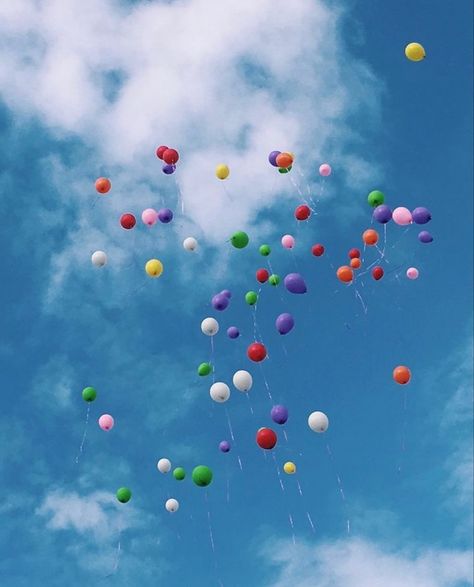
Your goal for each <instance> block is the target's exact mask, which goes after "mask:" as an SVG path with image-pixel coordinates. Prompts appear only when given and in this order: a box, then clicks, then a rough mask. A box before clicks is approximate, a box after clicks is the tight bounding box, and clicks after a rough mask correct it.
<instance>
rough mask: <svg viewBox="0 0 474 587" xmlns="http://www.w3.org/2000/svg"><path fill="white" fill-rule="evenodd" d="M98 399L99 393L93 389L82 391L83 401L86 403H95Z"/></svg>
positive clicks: (87, 388)
mask: <svg viewBox="0 0 474 587" xmlns="http://www.w3.org/2000/svg"><path fill="white" fill-rule="evenodd" d="M96 397H97V391H96V390H95V389H94V388H93V387H84V389H83V390H82V399H83V400H84V401H85V402H93V401H94V400H95V398H96Z"/></svg>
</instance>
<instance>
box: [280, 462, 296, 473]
mask: <svg viewBox="0 0 474 587" xmlns="http://www.w3.org/2000/svg"><path fill="white" fill-rule="evenodd" d="M283 470H284V471H285V473H286V474H287V475H293V474H294V473H296V465H295V463H292V462H291V461H288V462H287V463H285V464H284V465H283Z"/></svg>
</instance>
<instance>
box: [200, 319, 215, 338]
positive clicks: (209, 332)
mask: <svg viewBox="0 0 474 587" xmlns="http://www.w3.org/2000/svg"><path fill="white" fill-rule="evenodd" d="M201 331H202V333H203V334H205V335H206V336H214V335H215V334H217V333H218V332H219V322H218V321H217V320H216V319H215V318H211V317H209V318H204V320H203V321H202V322H201Z"/></svg>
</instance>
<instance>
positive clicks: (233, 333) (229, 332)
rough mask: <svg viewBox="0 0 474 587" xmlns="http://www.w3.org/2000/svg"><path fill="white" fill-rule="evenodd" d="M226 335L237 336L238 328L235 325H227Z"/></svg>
mask: <svg viewBox="0 0 474 587" xmlns="http://www.w3.org/2000/svg"><path fill="white" fill-rule="evenodd" d="M227 336H228V337H229V338H232V339H235V338H239V336H240V332H239V329H238V328H237V327H236V326H229V328H228V329H227Z"/></svg>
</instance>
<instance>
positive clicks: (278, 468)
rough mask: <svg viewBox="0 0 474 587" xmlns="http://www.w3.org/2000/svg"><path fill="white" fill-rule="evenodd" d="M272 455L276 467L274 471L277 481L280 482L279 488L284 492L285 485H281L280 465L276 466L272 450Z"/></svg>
mask: <svg viewBox="0 0 474 587" xmlns="http://www.w3.org/2000/svg"><path fill="white" fill-rule="evenodd" d="M272 457H273V462H274V463H275V467H276V471H277V475H278V481H279V482H280V487H281V490H282V491H283V493H285V486H284V485H283V481H282V479H281V473H280V467H279V466H278V463H277V461H276V457H275V453H274V452H272Z"/></svg>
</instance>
